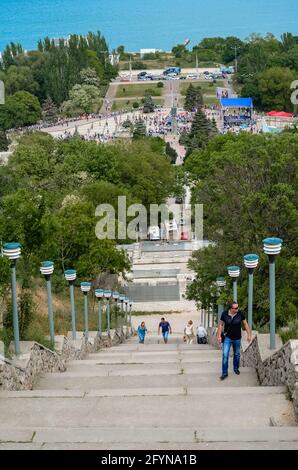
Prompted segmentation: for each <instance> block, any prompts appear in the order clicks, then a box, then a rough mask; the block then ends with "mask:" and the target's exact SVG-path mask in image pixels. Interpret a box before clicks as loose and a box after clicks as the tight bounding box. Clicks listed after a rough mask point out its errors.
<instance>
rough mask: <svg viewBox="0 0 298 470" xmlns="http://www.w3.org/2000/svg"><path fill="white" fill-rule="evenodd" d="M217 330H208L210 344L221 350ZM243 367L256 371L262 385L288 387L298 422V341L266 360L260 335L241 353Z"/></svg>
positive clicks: (292, 342)
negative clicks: (261, 346)
mask: <svg viewBox="0 0 298 470" xmlns="http://www.w3.org/2000/svg"><path fill="white" fill-rule="evenodd" d="M216 330H217V329H216V328H209V329H208V342H209V344H211V345H212V346H214V347H216V348H217V349H219V346H218V344H217V341H216ZM241 366H242V367H254V368H255V369H256V372H257V375H258V379H259V381H260V385H263V386H266V385H268V386H275V385H287V387H288V389H289V391H290V394H291V398H292V400H293V406H294V411H295V415H296V419H297V420H298V340H290V341H288V342H287V343H286V344H284V345H283V346H282V348H280V349H279V350H278V351H276V352H275V353H274V354H272V355H271V356H269V357H267V358H266V359H264V360H263V359H262V357H261V352H260V348H259V343H258V335H256V336H254V338H253V340H252V342H251V343H250V344H249V345H248V346H247V347H246V348H245V349H242V352H241Z"/></svg>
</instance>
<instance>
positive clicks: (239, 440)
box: [0, 335, 298, 450]
mask: <svg viewBox="0 0 298 470" xmlns="http://www.w3.org/2000/svg"><path fill="white" fill-rule="evenodd" d="M231 366H232V363H230V370H229V377H228V379H226V380H225V381H223V382H221V381H220V380H219V376H220V372H221V351H219V350H216V349H214V348H212V347H211V346H209V345H198V344H192V345H186V344H184V343H183V342H182V340H181V335H179V336H178V335H172V336H171V337H170V340H169V343H168V344H163V342H162V340H161V339H160V337H159V338H158V337H157V336H153V335H149V337H148V338H146V342H145V344H144V345H143V344H138V342H137V338H136V337H133V338H130V339H129V340H128V341H127V342H125V343H123V344H120V345H118V346H113V347H111V348H108V349H102V350H100V351H99V352H97V353H92V354H89V355H88V356H87V357H86V359H83V360H76V361H71V362H69V363H68V365H67V371H66V372H63V373H51V374H44V375H42V376H40V378H39V380H38V381H37V383H36V386H35V388H34V390H32V391H19V392H8V391H2V392H0V416H1V420H0V442H2V443H1V444H0V449H107V450H110V449H171V450H178V449H180V450H181V449H185V450H194V449H198V450H201V449H298V427H297V426H296V424H297V423H295V421H294V415H293V409H292V404H291V402H290V401H288V400H287V399H286V393H285V392H286V389H285V388H284V387H261V386H259V384H258V379H257V376H256V372H255V370H254V369H252V368H249V367H247V368H241V374H240V375H239V376H237V375H235V374H234V372H233V368H232V367H231Z"/></svg>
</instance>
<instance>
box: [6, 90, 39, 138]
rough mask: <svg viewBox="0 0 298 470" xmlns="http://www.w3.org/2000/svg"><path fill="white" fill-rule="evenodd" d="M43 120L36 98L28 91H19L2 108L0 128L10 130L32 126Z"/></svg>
mask: <svg viewBox="0 0 298 470" xmlns="http://www.w3.org/2000/svg"><path fill="white" fill-rule="evenodd" d="M39 119H41V106H40V104H39V101H38V99H37V98H36V96H33V95H31V93H28V92H27V91H18V92H17V93H15V94H14V95H12V96H9V97H8V98H7V100H6V103H5V105H3V106H1V107H0V127H2V128H3V129H10V128H13V127H22V126H28V125H32V124H36V122H37V121H38V120H39Z"/></svg>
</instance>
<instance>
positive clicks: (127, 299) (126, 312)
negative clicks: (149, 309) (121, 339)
mask: <svg viewBox="0 0 298 470" xmlns="http://www.w3.org/2000/svg"><path fill="white" fill-rule="evenodd" d="M124 303H125V326H126V327H127V314H128V305H129V298H128V297H125V299H124Z"/></svg>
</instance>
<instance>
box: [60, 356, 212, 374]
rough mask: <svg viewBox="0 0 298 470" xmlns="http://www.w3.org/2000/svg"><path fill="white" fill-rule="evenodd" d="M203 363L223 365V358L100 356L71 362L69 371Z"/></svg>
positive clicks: (68, 367)
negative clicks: (118, 366) (90, 368)
mask: <svg viewBox="0 0 298 470" xmlns="http://www.w3.org/2000/svg"><path fill="white" fill-rule="evenodd" d="M201 363H221V356H219V355H218V354H214V355H213V354H212V355H211V357H210V355H200V356H199V355H194V356H190V355H188V356H184V355H180V354H177V355H168V356H164V355H160V356H147V355H142V356H137V355H131V356H127V357H123V356H122V355H120V356H116V355H115V357H111V356H109V357H106V356H105V357H104V356H100V355H98V356H97V357H94V356H93V357H92V358H90V356H88V357H87V358H85V359H82V360H81V361H70V362H68V364H67V369H69V370H70V369H72V368H73V367H81V368H82V369H83V368H84V367H86V366H87V365H89V366H91V365H94V366H99V365H111V366H112V365H123V366H125V365H131V364H140V365H141V364H143V365H144V366H146V367H147V366H148V365H150V364H151V365H153V366H154V367H156V366H157V365H158V364H159V365H163V364H177V365H180V364H185V365H191V364H198V365H199V364H201Z"/></svg>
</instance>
